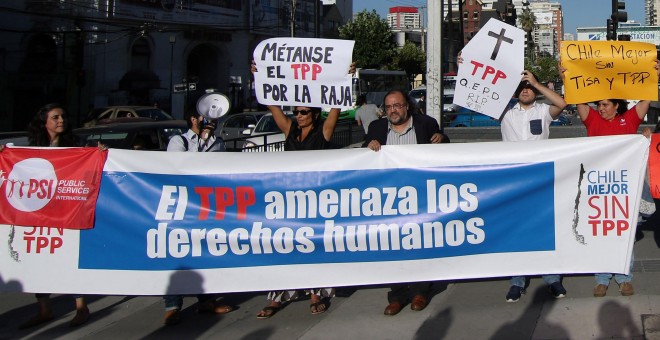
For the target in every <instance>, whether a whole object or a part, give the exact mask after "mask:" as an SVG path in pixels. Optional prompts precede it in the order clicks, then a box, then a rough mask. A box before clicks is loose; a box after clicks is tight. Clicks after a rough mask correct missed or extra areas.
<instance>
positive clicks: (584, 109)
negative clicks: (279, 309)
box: [558, 59, 589, 122]
mask: <svg viewBox="0 0 660 340" xmlns="http://www.w3.org/2000/svg"><path fill="white" fill-rule="evenodd" d="M558 68H559V75H560V76H561V81H562V83H564V84H565V83H566V75H565V72H566V68H565V67H564V66H563V65H562V63H561V59H560V60H559V65H558ZM576 107H577V112H578V115H579V116H580V120H582V121H583V122H584V121H585V120H586V119H587V116H588V115H589V105H587V103H581V104H577V105H576Z"/></svg>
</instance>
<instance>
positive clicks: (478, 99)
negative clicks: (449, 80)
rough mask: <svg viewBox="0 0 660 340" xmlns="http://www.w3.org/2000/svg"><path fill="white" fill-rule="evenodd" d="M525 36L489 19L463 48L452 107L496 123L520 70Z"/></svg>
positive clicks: (515, 83) (517, 30)
mask: <svg viewBox="0 0 660 340" xmlns="http://www.w3.org/2000/svg"><path fill="white" fill-rule="evenodd" d="M524 43H525V32H524V31H523V30H521V29H519V28H516V27H513V26H511V25H508V24H506V23H504V22H502V21H499V20H496V19H490V20H489V21H488V22H487V23H486V25H485V26H484V27H483V28H481V29H480V30H479V33H477V35H476V36H474V38H472V40H470V42H469V43H468V44H467V45H466V46H465V48H463V51H462V52H461V56H462V57H463V63H462V64H460V65H459V67H458V76H457V77H456V79H457V80H456V90H455V91H454V104H457V105H460V106H463V107H466V108H468V109H471V110H473V111H476V112H479V113H483V114H485V115H488V116H490V117H493V118H496V119H499V118H500V116H501V115H502V113H503V112H504V109H505V108H506V106H507V105H508V104H509V100H510V99H511V96H513V93H514V92H515V90H516V88H517V87H518V84H520V79H521V78H522V71H523V70H524V63H523V62H524V57H523V54H524Z"/></svg>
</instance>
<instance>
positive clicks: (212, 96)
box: [197, 93, 231, 119]
mask: <svg viewBox="0 0 660 340" xmlns="http://www.w3.org/2000/svg"><path fill="white" fill-rule="evenodd" d="M229 108H231V103H230V102H229V98H227V96H225V95H224V94H222V93H207V94H205V95H203V96H202V97H200V98H199V100H198V101H197V112H199V113H200V114H201V115H202V116H204V117H206V118H208V119H218V118H220V117H222V116H224V115H225V114H226V113H227V112H229Z"/></svg>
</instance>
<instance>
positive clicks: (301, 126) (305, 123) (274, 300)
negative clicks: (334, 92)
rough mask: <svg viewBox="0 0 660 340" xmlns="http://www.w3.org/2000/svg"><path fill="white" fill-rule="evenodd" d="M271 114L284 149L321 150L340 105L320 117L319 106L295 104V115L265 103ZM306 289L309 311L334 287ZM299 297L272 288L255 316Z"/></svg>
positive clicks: (320, 307)
mask: <svg viewBox="0 0 660 340" xmlns="http://www.w3.org/2000/svg"><path fill="white" fill-rule="evenodd" d="M268 110H269V111H270V112H271V113H272V114H273V119H274V120H275V123H276V124H277V127H279V128H280V130H282V132H283V133H284V136H286V140H285V142H284V150H285V151H296V150H323V149H329V148H331V144H330V138H331V137H332V134H333V133H334V131H335V126H336V125H337V120H338V119H339V109H337V108H334V109H331V110H330V113H329V114H328V118H326V119H325V120H322V119H321V109H320V108H317V107H307V106H297V107H296V108H295V109H294V110H293V114H294V117H293V118H289V117H287V116H286V115H285V114H284V112H283V111H282V109H281V108H280V107H279V106H273V105H270V106H268ZM305 293H306V294H308V295H310V301H311V302H310V306H309V309H310V312H311V313H312V314H321V313H324V312H325V311H326V309H327V307H328V306H327V304H326V303H325V302H324V299H329V298H331V297H333V296H334V295H335V290H334V288H317V289H306V290H305ZM297 298H298V291H296V290H290V291H273V292H269V293H268V300H269V301H270V303H269V304H268V306H266V307H264V308H263V309H262V310H261V311H260V312H259V314H257V318H258V319H267V318H270V317H271V316H273V315H275V313H277V312H278V311H279V310H280V309H281V308H282V307H283V305H284V304H285V303H288V302H289V301H292V300H295V299H297Z"/></svg>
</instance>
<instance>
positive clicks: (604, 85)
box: [561, 41, 658, 104]
mask: <svg viewBox="0 0 660 340" xmlns="http://www.w3.org/2000/svg"><path fill="white" fill-rule="evenodd" d="M656 58H657V52H656V48H655V45H653V44H649V43H642V42H634V41H563V42H562V45H561V63H562V66H563V67H564V68H565V69H566V71H565V72H564V91H565V94H564V97H565V100H566V102H567V103H569V104H580V103H587V102H592V101H597V100H601V99H611V98H620V99H637V100H657V99H658V75H657V73H656V70H655V69H654V66H655V59H656Z"/></svg>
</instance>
